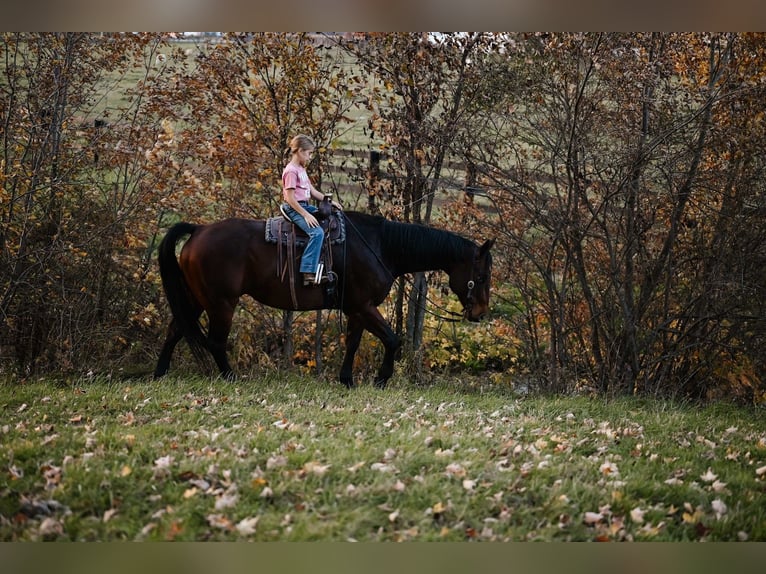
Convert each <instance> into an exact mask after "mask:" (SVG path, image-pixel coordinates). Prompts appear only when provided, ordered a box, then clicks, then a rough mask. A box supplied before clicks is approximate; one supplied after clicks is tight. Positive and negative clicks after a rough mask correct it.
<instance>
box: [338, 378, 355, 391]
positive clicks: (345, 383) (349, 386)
mask: <svg viewBox="0 0 766 574" xmlns="http://www.w3.org/2000/svg"><path fill="white" fill-rule="evenodd" d="M340 382H341V384H342V385H343V386H345V387H346V388H347V389H353V388H356V385H354V379H351V378H348V379H346V378H341V379H340Z"/></svg>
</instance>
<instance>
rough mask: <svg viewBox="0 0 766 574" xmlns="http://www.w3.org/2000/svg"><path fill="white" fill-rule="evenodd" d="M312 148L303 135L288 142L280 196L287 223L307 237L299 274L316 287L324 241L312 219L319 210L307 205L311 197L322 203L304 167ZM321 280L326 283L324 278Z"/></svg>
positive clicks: (322, 197)
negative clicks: (287, 157) (290, 222)
mask: <svg viewBox="0 0 766 574" xmlns="http://www.w3.org/2000/svg"><path fill="white" fill-rule="evenodd" d="M314 147H315V146H314V142H313V141H312V140H311V138H310V137H308V136H306V135H303V134H300V135H297V136H295V137H294V138H293V139H291V140H290V147H289V148H288V150H287V151H288V152H289V153H290V154H291V159H290V163H288V164H287V165H286V166H285V169H284V170H283V171H282V195H283V196H284V200H285V203H284V205H283V206H282V210H283V211H284V213H285V215H287V217H289V218H290V221H292V222H293V223H295V225H297V226H298V227H300V228H301V229H302V230H303V231H305V232H306V233H307V234H308V236H309V242H308V244H307V245H306V250H305V251H304V252H303V256H302V257H301V267H300V271H301V273H303V284H304V285H318V284H319V283H316V282H315V281H314V278H315V276H316V271H317V267H318V265H319V256H320V251H321V249H322V242H323V241H324V231H323V230H322V228H321V227H320V225H319V222H318V221H317V219H316V217H314V213H316V212H317V211H318V208H317V207H316V206H315V205H312V204H311V203H310V200H311V198H312V197H313V198H315V199H318V200H322V199H324V195H323V194H322V193H321V192H319V191H317V189H316V188H315V187H314V186H313V185H311V181H310V180H309V176H308V173H306V166H307V165H308V163H309V162H310V161H311V156H312V154H313V153H314ZM332 204H333V206H334V207H335V208H336V209H341V206H340V204H339V203H338V202H337V201H333V202H332ZM322 279H324V280H326V278H324V277H323V278H322ZM320 282H321V281H320Z"/></svg>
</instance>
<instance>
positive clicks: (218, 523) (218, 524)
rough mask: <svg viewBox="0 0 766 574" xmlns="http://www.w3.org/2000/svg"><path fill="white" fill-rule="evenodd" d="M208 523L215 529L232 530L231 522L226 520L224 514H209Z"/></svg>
mask: <svg viewBox="0 0 766 574" xmlns="http://www.w3.org/2000/svg"><path fill="white" fill-rule="evenodd" d="M207 523H208V524H209V525H210V526H212V527H213V528H220V529H221V530H231V529H232V524H231V520H229V519H228V518H226V517H225V516H224V515H223V514H208V515H207Z"/></svg>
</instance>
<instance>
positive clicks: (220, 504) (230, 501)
mask: <svg viewBox="0 0 766 574" xmlns="http://www.w3.org/2000/svg"><path fill="white" fill-rule="evenodd" d="M237 502H239V496H238V495H237V494H230V493H224V494H222V495H221V496H219V497H218V499H217V500H216V501H215V509H216V510H223V509H224V508H231V507H232V506H236V505H237Z"/></svg>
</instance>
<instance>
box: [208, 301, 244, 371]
mask: <svg viewBox="0 0 766 574" xmlns="http://www.w3.org/2000/svg"><path fill="white" fill-rule="evenodd" d="M236 306H237V301H234V302H233V303H232V302H229V301H223V302H221V304H220V305H217V306H216V307H215V308H213V309H208V311H207V316H208V333H207V344H208V349H209V350H210V354H212V355H213V359H215V363H216V365H218V369H219V370H220V371H221V377H222V378H223V379H225V380H227V381H232V380H234V379H235V378H236V376H235V375H234V370H233V369H232V368H231V365H230V364H229V358H228V357H227V355H226V342H227V340H228V338H229V332H230V331H231V323H232V319H233V317H234V308H235V307H236Z"/></svg>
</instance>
